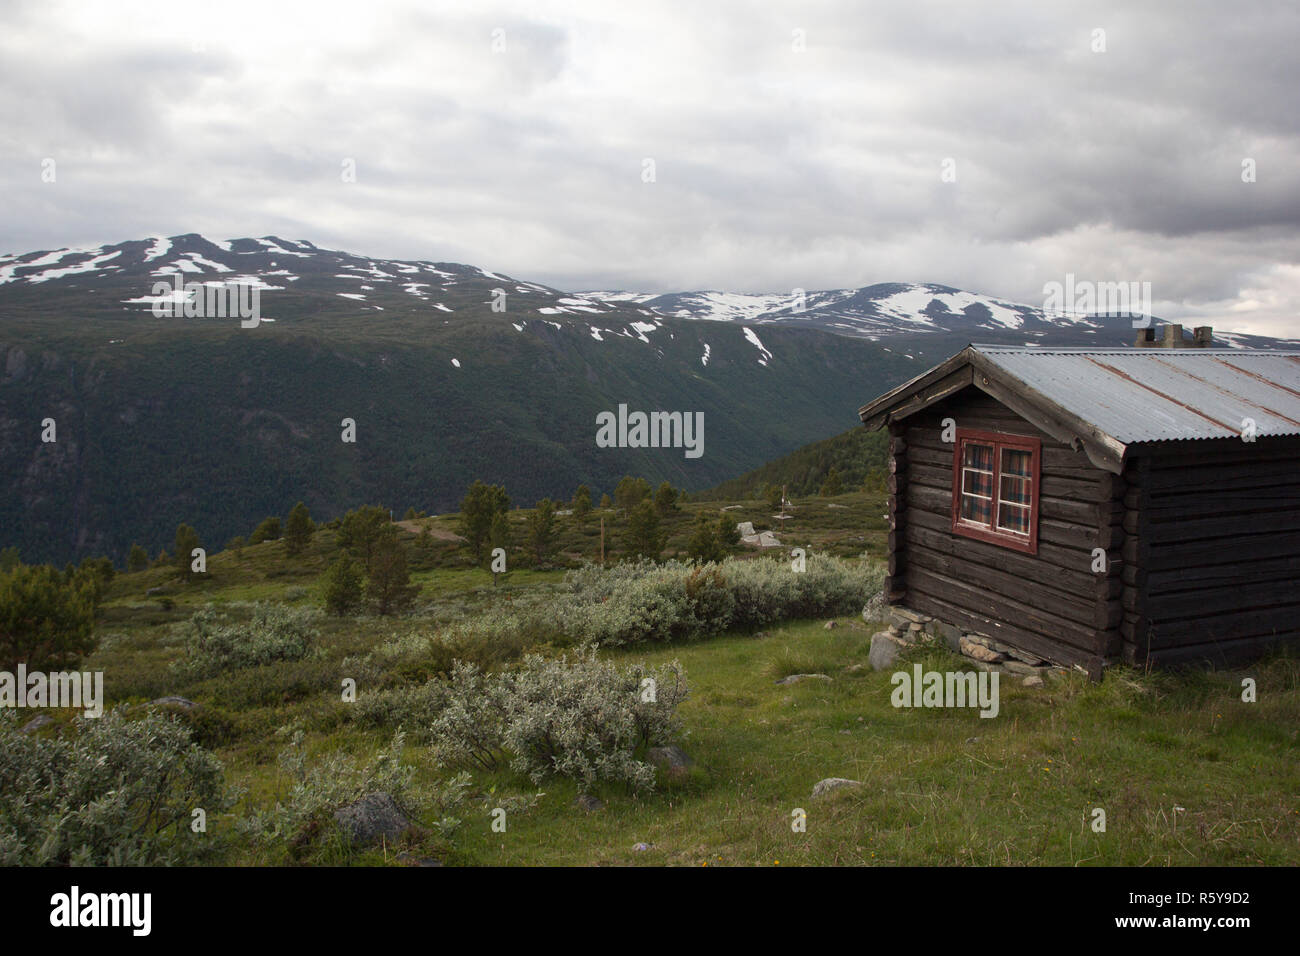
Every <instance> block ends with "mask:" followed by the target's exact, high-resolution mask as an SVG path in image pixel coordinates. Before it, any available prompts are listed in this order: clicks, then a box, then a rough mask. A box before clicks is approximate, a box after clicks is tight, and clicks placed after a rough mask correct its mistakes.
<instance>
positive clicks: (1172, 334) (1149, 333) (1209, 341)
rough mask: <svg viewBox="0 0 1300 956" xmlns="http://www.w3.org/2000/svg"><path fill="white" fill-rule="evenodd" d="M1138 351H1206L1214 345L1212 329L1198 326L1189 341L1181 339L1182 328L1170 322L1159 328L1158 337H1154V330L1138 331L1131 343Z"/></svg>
mask: <svg viewBox="0 0 1300 956" xmlns="http://www.w3.org/2000/svg"><path fill="white" fill-rule="evenodd" d="M1133 344H1134V345H1135V346H1136V347H1137V348H1140V349H1207V348H1210V347H1211V346H1213V345H1214V329H1213V328H1212V327H1211V326H1208V325H1198V326H1197V327H1196V328H1195V330H1193V332H1192V337H1191V338H1190V339H1187V338H1184V337H1183V327H1182V326H1181V325H1179V324H1178V323H1176V322H1170V323H1169V324H1167V325H1164V326H1161V327H1160V336H1159V337H1158V338H1157V337H1156V328H1155V327H1152V328H1147V329H1139V330H1138V335H1137V341H1135V342H1134V343H1133Z"/></svg>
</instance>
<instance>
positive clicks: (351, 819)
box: [334, 792, 411, 846]
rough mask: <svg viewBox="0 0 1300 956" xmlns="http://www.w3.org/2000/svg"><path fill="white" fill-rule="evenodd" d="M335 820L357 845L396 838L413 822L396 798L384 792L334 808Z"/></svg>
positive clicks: (371, 794)
mask: <svg viewBox="0 0 1300 956" xmlns="http://www.w3.org/2000/svg"><path fill="white" fill-rule="evenodd" d="M334 819H335V820H337V821H338V824H339V826H341V827H342V828H343V832H344V833H346V834H347V835H348V837H349V839H351V840H352V842H353V844H354V845H356V846H369V845H370V844H372V843H378V842H379V841H380V839H385V840H395V839H397V837H399V836H400V835H401V834H402V832H403V831H404V830H406V829H407V827H409V826H410V825H411V821H410V820H408V819H407V818H406V814H404V813H402V811H401V810H400V809H398V806H397V803H396V802H395V801H394V800H393V798H392V797H391V796H389V795H388V794H386V793H382V792H375V793H368V794H366V795H365V796H364V797H362V798H361V799H360V800H357V801H355V802H354V803H349V804H348V805H347V806H346V807H341V808H339V809H338V810H335V811H334Z"/></svg>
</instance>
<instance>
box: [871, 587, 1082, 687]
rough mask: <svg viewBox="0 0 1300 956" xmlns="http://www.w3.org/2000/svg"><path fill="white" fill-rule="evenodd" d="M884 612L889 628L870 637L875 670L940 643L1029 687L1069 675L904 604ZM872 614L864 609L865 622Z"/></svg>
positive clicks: (872, 661) (1041, 661) (979, 664)
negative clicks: (907, 650)
mask: <svg viewBox="0 0 1300 956" xmlns="http://www.w3.org/2000/svg"><path fill="white" fill-rule="evenodd" d="M884 612H885V613H884V617H885V619H886V620H887V621H888V622H889V628H888V630H884V631H879V632H878V633H876V634H874V635H872V638H871V666H872V667H874V668H875V669H876V670H885V669H886V668H888V667H892V666H893V663H894V659H895V658H896V657H897V656H898V652H899V651H900V650H901V649H902V648H904V647H906V646H908V645H911V644H918V643H924V642H927V641H941V642H943V643H944V644H946V645H947V646H948V647H949V648H951V649H952V650H953V651H955V652H956V653H958V654H961V655H962V656H963V657H965V658H967V659H969V660H970V662H971V663H972V664H973V665H974V666H975V667H977V668H979V669H980V670H986V671H998V672H999V673H1002V674H1007V675H1009V676H1013V677H1018V678H1020V679H1021V680H1022V682H1023V683H1024V684H1026V685H1027V686H1036V685H1038V684H1041V683H1042V682H1043V678H1044V677H1045V676H1047V674H1049V673H1056V674H1066V673H1069V669H1068V668H1066V667H1063V666H1061V665H1059V664H1056V663H1053V662H1052V661H1049V660H1044V659H1043V658H1041V657H1038V656H1037V655H1035V654H1031V653H1029V652H1028V651H1022V650H1020V649H1019V648H1017V647H1012V646H1011V645H1010V644H1005V643H1003V642H1001V641H997V640H994V639H993V638H991V637H989V636H988V635H987V634H980V633H979V632H977V631H967V630H963V629H962V628H960V627H957V626H956V625H955V624H949V623H948V622H946V621H940V620H939V619H937V618H935V617H931V616H930V615H929V614H922V613H920V612H919V611H913V610H912V609H911V608H907V607H903V606H902V605H901V604H891V605H889V606H888V607H886V608H885V609H884ZM869 615H871V612H870V609H864V610H863V612H862V616H863V618H864V619H868V620H875V619H877V618H878V615H871V616H870V617H869Z"/></svg>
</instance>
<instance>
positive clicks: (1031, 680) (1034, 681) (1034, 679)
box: [1020, 674, 1043, 687]
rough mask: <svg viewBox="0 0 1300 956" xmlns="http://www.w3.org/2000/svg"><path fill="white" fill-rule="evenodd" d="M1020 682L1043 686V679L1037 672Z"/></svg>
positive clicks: (1028, 685)
mask: <svg viewBox="0 0 1300 956" xmlns="http://www.w3.org/2000/svg"><path fill="white" fill-rule="evenodd" d="M1020 683H1022V684H1024V685H1025V686H1026V687H1042V686H1043V679H1042V678H1041V677H1039V676H1038V675H1037V674H1030V675H1029V676H1028V677H1026V678H1025V679H1024V680H1022V681H1021V682H1020Z"/></svg>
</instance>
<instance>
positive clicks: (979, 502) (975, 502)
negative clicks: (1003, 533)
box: [961, 495, 993, 526]
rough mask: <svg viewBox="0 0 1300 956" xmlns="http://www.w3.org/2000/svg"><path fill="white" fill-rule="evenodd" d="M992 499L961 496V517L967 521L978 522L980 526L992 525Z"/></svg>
mask: <svg viewBox="0 0 1300 956" xmlns="http://www.w3.org/2000/svg"><path fill="white" fill-rule="evenodd" d="M992 513H993V499H992V498H977V497H975V496H974V495H962V496H961V516H962V519H963V520H965V521H978V522H979V523H980V524H986V525H990V526H991V525H992V521H991V518H990V516H991V515H992Z"/></svg>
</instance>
